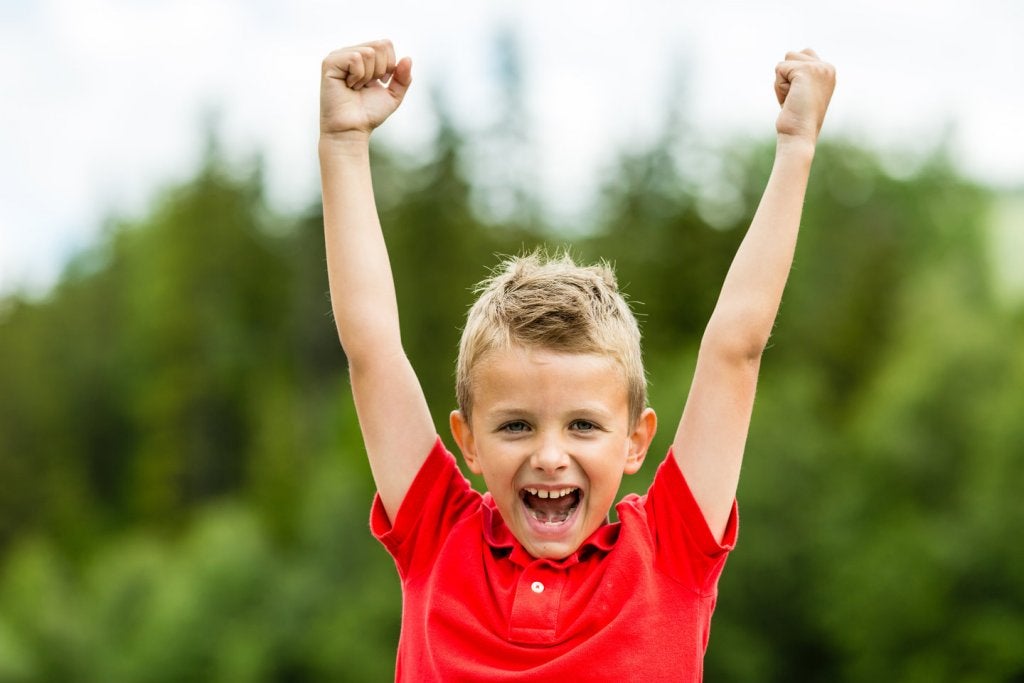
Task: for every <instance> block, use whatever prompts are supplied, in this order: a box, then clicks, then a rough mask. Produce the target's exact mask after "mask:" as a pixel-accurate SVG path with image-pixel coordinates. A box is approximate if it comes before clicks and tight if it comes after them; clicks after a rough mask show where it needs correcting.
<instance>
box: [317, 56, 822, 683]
mask: <svg viewBox="0 0 1024 683" xmlns="http://www.w3.org/2000/svg"><path fill="white" fill-rule="evenodd" d="M411 82H412V62H411V61H410V60H409V58H404V59H402V60H400V61H398V60H396V58H395V53H394V49H393V47H392V45H391V43H390V42H388V41H376V42H372V43H366V44H364V45H359V46H355V47H350V48H345V49H342V50H338V51H336V52H333V53H331V54H330V55H329V56H328V57H327V58H326V59H325V60H324V63H323V69H322V81H321V110H320V131H321V137H320V144H319V153H320V164H321V174H322V181H323V202H324V224H325V236H326V244H327V260H328V271H329V276H330V284H331V299H332V303H333V309H334V314H335V318H336V321H337V325H338V332H339V335H340V338H341V343H342V346H343V347H344V350H345V353H346V355H347V357H348V361H349V370H350V377H351V381H352V391H353V393H354V396H355V402H356V409H357V411H358V415H359V424H360V428H361V430H362V433H363V438H364V441H365V444H366V451H367V455H368V457H369V461H370V467H371V470H372V472H373V477H374V481H375V482H376V485H377V496H376V498H375V500H374V506H373V511H372V518H371V525H372V530H373V533H374V534H375V535H376V536H377V538H379V539H380V540H381V542H382V543H383V544H384V545H385V546H386V547H387V549H388V551H389V552H390V553H391V554H392V556H393V557H394V559H395V562H396V564H397V566H398V571H399V574H400V576H401V580H402V588H403V613H402V634H401V639H400V642H399V647H398V662H397V678H398V679H400V680H416V681H435V680H437V681H464V680H476V681H506V680H517V681H521V680H576V679H580V678H583V679H587V680H608V681H624V680H700V678H701V671H702V660H703V655H704V651H705V648H706V646H707V640H708V629H709V626H710V619H711V612H712V610H713V609H714V605H715V599H716V595H717V582H718V576H719V574H720V572H721V569H722V565H723V563H724V561H725V556H726V554H727V553H728V551H729V550H730V549H731V548H732V546H733V543H734V540H735V538H736V527H737V517H736V508H735V503H734V498H735V493H736V487H737V483H738V479H739V471H740V461H741V459H742V455H743V448H744V443H745V441H746V435H747V428H748V424H749V421H750V415H751V410H752V407H753V401H754V389H755V385H756V382H757V375H758V367H759V363H760V358H761V353H762V351H763V350H764V348H765V345H766V344H767V341H768V337H769V334H770V332H771V328H772V325H773V322H774V319H775V314H776V312H777V310H778V306H779V302H780V299H781V296H782V290H783V287H784V285H785V281H786V278H787V275H788V271H789V268H790V265H791V263H792V258H793V250H794V247H795V243H796V235H797V229H798V226H799V221H800V213H801V206H802V203H803V198H804V193H805V188H806V184H807V179H808V174H809V171H810V165H811V160H812V158H813V155H814V148H815V144H816V141H817V137H818V131H819V130H820V128H821V124H822V121H823V119H824V116H825V111H826V109H827V107H828V102H829V99H830V98H831V94H832V89H833V86H834V82H835V75H834V70H833V69H832V67H831V66H830V65H828V64H826V63H824V62H822V61H821V60H819V59H818V58H817V56H816V55H815V54H814V52H812V51H810V50H804V51H802V52H791V53H788V54H787V55H786V59H785V60H784V61H782V62H781V63H779V64H778V65H777V67H776V80H775V93H776V96H777V97H778V100H779V103H780V105H781V107H782V110H781V113H780V114H779V117H778V119H777V121H776V129H777V133H778V145H777V150H776V158H775V165H774V167H773V169H772V173H771V177H770V179H769V181H768V185H767V188H766V189H765V192H764V196H763V198H762V200H761V204H760V206H759V207H758V209H757V212H756V214H755V216H754V219H753V222H752V223H751V226H750V229H749V231H748V232H747V234H746V236H745V238H744V240H743V242H742V244H741V245H740V247H739V250H738V251H737V253H736V256H735V259H734V260H733V263H732V266H731V267H730V269H729V272H728V275H727V276H726V279H725V283H724V285H723V288H722V292H721V295H720V298H719V300H718V303H717V305H716V307H715V310H714V313H713V314H712V316H711V319H710V321H709V323H708V326H707V329H706V331H705V333H704V337H703V339H702V342H701V347H700V352H699V354H698V359H697V366H696V370H695V374H694V378H693V383H692V385H691V388H690V393H689V396H688V398H687V401H686V405H685V408H684V410H683V414H682V419H681V421H680V423H679V427H678V430H677V431H676V435H675V438H674V441H673V443H672V448H671V450H670V451H669V454H668V456H667V457H666V459H665V461H664V462H663V463H662V464H661V465H660V466H659V468H658V471H657V474H656V476H655V478H654V482H653V483H652V484H651V488H650V489H649V490H648V492H647V494H646V495H644V496H636V495H630V496H626V498H625V499H624V500H623V501H622V502H620V503H619V504H618V505H617V507H616V510H617V512H618V517H619V522H617V523H614V524H612V523H609V522H608V519H607V514H608V511H609V509H610V508H611V505H612V503H613V501H614V497H615V495H616V492H617V490H618V487H619V484H620V481H621V478H622V475H623V474H632V473H634V472H636V471H637V470H638V469H639V468H640V466H641V464H642V463H643V461H644V457H645V455H646V453H647V448H648V446H649V445H650V443H651V439H652V438H653V437H654V432H655V428H656V424H657V421H656V417H655V414H654V411H652V410H651V409H650V408H648V407H647V406H646V391H645V379H644V371H643V367H642V364H641V359H640V335H639V332H638V329H637V325H636V321H635V319H634V317H633V315H632V313H631V312H630V310H629V307H628V305H627V304H626V303H625V302H624V300H623V298H622V296H621V295H620V294H619V293H618V291H617V289H616V284H615V279H614V276H613V275H612V274H611V272H610V271H609V270H608V269H606V268H604V267H590V268H581V267H579V266H576V265H575V264H573V263H572V262H571V261H570V260H569V259H568V258H567V257H562V258H556V259H553V260H550V261H548V260H545V259H543V258H540V257H536V256H534V257H525V258H520V259H513V260H512V261H510V262H508V263H506V264H505V266H504V269H503V270H502V271H500V272H498V273H497V274H496V275H495V276H494V277H493V278H491V279H490V280H489V281H488V282H486V283H485V284H484V286H483V292H482V294H481V296H480V299H479V300H478V301H477V302H476V303H475V304H474V306H473V308H472V309H471V311H470V313H469V316H468V319H467V323H466V327H465V330H464V332H463V338H462V342H461V345H460V350H459V359H458V365H457V385H458V386H457V393H458V410H455V411H454V412H452V414H451V416H450V423H451V430H452V434H453V436H454V438H455V441H456V443H457V444H458V446H459V448H460V449H461V451H462V454H463V457H464V458H465V461H466V465H467V466H468V467H469V469H470V470H471V471H473V472H474V473H477V474H480V475H482V476H483V478H484V481H485V483H486V485H487V489H488V493H487V494H484V495H481V494H479V493H477V492H475V491H473V490H472V489H470V487H469V483H468V482H467V481H466V480H465V478H464V477H462V476H461V474H460V473H459V471H458V468H457V467H456V465H455V461H454V458H453V457H452V456H451V454H450V453H448V452H447V451H446V450H445V448H444V447H443V446H442V445H441V441H440V439H439V437H437V435H436V434H435V431H434V427H433V423H432V421H431V418H430V415H429V414H428V410H427V404H426V401H425V399H424V396H423V392H422V390H421V389H420V386H419V384H418V382H417V380H416V376H415V374H414V372H413V369H412V367H411V366H410V364H409V361H408V360H407V358H406V356H405V354H404V352H403V350H402V345H401V339H400V336H399V325H398V313H397V306H396V303H395V294H394V287H393V283H392V278H391V273H390V265H389V262H388V257H387V252H386V249H385V245H384V240H383V237H382V234H381V229H380V224H379V220H378V217H377V214H376V210H375V207H374V199H373V192H372V187H371V182H370V165H369V153H368V146H369V137H370V133H371V131H372V130H373V129H374V128H376V127H377V126H378V125H380V124H381V123H382V122H383V121H384V120H385V119H386V118H387V117H388V116H389V115H390V114H391V113H392V112H394V110H395V109H396V108H397V107H398V106H399V104H400V103H401V101H402V98H403V97H404V96H405V93H406V90H407V89H408V88H409V85H410V83H411ZM557 676H568V677H569V678H561V679H555V678H553V677H557Z"/></svg>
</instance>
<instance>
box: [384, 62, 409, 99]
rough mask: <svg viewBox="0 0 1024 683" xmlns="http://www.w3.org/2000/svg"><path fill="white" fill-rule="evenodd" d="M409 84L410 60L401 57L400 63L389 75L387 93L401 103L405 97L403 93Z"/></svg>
mask: <svg viewBox="0 0 1024 683" xmlns="http://www.w3.org/2000/svg"><path fill="white" fill-rule="evenodd" d="M410 83H412V59H410V58H409V57H402V61H400V62H398V64H397V65H395V70H394V72H393V73H392V74H391V81H390V82H389V83H388V91H389V92H390V93H391V95H392V96H393V97H394V98H395V99H397V100H399V101H401V100H402V98H404V97H405V91H406V90H408V89H409V84H410Z"/></svg>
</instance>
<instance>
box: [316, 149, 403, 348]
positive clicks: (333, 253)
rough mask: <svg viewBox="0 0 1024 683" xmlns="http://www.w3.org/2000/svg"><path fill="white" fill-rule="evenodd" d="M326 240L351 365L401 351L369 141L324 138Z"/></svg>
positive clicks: (339, 320)
mask: <svg viewBox="0 0 1024 683" xmlns="http://www.w3.org/2000/svg"><path fill="white" fill-rule="evenodd" d="M319 154H320V176H321V183H322V189H323V207H324V239H325V242H326V247H327V273H328V279H329V281H330V290H331V306H332V309H333V311H334V319H335V322H336V324H337V326H338V335H339V338H340V339H341V344H342V346H343V347H344V349H345V353H346V355H347V356H348V358H349V362H350V363H353V364H358V363H359V362H362V361H363V359H366V358H370V357H381V356H383V355H386V354H387V353H388V352H399V351H400V347H401V342H400V334H399V327H398V307H397V303H396V300H395V289H394V284H393V279H392V275H391V265H390V262H389V260H388V254H387V248H386V246H385V243H384V236H383V234H382V232H381V226H380V219H379V218H378V216H377V209H376V205H375V202H374V196H373V184H372V180H371V175H370V156H369V141H368V139H366V140H359V139H357V140H351V139H336V138H331V137H328V136H325V137H322V138H321V140H320V144H319Z"/></svg>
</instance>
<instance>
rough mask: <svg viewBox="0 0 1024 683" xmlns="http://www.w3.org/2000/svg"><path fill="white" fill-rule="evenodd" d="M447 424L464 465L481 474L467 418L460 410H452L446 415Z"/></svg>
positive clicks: (474, 440)
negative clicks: (464, 462) (460, 452)
mask: <svg viewBox="0 0 1024 683" xmlns="http://www.w3.org/2000/svg"><path fill="white" fill-rule="evenodd" d="M448 425H449V426H450V427H451V430H452V437H453V438H454V439H455V443H457V444H458V445H459V450H460V451H462V458H463V460H465V461H466V467H468V468H469V471H470V472H472V473H473V474H483V470H481V469H480V461H479V460H477V457H476V439H474V438H473V430H472V428H471V427H470V425H469V420H467V419H466V416H465V415H464V414H463V413H462V411H461V410H453V411H452V412H451V414H450V415H449V416H448Z"/></svg>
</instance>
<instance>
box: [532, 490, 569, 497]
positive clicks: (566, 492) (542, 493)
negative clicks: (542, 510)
mask: <svg viewBox="0 0 1024 683" xmlns="http://www.w3.org/2000/svg"><path fill="white" fill-rule="evenodd" d="M526 490H527V491H528V492H529V493H532V494H533V495H535V496H537V497H538V498H561V497H562V496H568V495H569V494H570V493H572V492H573V491H575V490H576V489H575V488H567V489H559V490H557V491H545V490H543V489H531V488H527V489H526Z"/></svg>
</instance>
